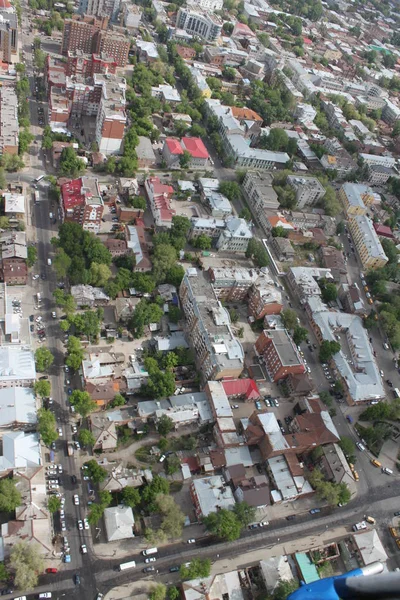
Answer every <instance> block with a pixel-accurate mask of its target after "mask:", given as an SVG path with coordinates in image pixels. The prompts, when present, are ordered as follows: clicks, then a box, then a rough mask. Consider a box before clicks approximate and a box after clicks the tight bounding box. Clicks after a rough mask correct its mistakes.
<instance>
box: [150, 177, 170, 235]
mask: <svg viewBox="0 0 400 600" xmlns="http://www.w3.org/2000/svg"><path fill="white" fill-rule="evenodd" d="M144 189H145V190H146V194H147V197H148V199H149V202H150V208H151V212H152V213H153V218H154V222H155V224H156V226H157V227H166V228H167V229H171V227H172V217H174V216H175V210H174V209H173V208H171V200H172V194H173V193H174V188H173V187H172V186H170V185H166V184H165V183H161V180H160V178H159V177H150V178H149V179H146V181H145V182H144Z"/></svg>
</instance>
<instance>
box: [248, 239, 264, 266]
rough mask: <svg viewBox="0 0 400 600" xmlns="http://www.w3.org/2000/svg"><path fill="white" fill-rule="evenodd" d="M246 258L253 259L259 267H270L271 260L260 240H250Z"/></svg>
mask: <svg viewBox="0 0 400 600" xmlns="http://www.w3.org/2000/svg"><path fill="white" fill-rule="evenodd" d="M246 257H247V258H252V259H253V261H254V263H255V264H256V265H257V267H267V266H268V265H269V258H268V254H267V251H266V249H265V248H264V245H263V243H262V242H260V240H257V239H256V238H251V239H250V240H249V243H248V246H247V250H246Z"/></svg>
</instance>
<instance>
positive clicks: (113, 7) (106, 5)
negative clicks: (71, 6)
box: [78, 0, 121, 20]
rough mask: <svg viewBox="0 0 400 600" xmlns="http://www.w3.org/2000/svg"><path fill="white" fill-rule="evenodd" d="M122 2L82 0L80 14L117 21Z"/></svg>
mask: <svg viewBox="0 0 400 600" xmlns="http://www.w3.org/2000/svg"><path fill="white" fill-rule="evenodd" d="M120 4H121V0H80V1H79V6H78V12H79V13H80V14H81V15H92V16H94V17H108V18H109V19H110V20H115V19H116V18H117V15H118V11H119V8H120Z"/></svg>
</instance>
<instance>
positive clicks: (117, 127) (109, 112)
mask: <svg viewBox="0 0 400 600" xmlns="http://www.w3.org/2000/svg"><path fill="white" fill-rule="evenodd" d="M104 77H105V76H104V75H95V77H94V83H95V85H99V82H100V81H101V82H102V83H103V86H102V95H101V99H100V103H99V107H98V110H97V118H96V142H97V144H98V146H99V152H103V153H104V154H119V152H120V149H121V144H122V139H123V137H124V129H125V124H126V112H125V88H126V83H125V79H123V80H122V81H120V82H119V85H117V84H116V83H115V81H108V80H107V79H105V80H104Z"/></svg>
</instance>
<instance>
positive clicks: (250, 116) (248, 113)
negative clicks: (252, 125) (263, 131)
mask: <svg viewBox="0 0 400 600" xmlns="http://www.w3.org/2000/svg"><path fill="white" fill-rule="evenodd" d="M231 111H232V115H233V116H234V117H235V118H236V119H239V121H240V120H241V119H244V120H246V121H261V122H263V120H264V119H263V118H262V117H260V115H259V114H257V113H256V112H255V111H254V110H251V108H246V107H245V106H244V107H243V108H239V107H238V106H231Z"/></svg>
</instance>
